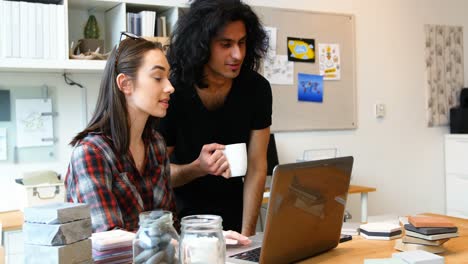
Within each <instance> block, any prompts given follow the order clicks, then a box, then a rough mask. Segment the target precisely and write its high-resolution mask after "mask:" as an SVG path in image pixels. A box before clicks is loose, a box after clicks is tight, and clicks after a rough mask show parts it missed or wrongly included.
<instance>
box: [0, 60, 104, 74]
mask: <svg viewBox="0 0 468 264" xmlns="http://www.w3.org/2000/svg"><path fill="white" fill-rule="evenodd" d="M105 65H106V61H102V60H65V61H59V60H40V59H39V60H34V59H2V60H0V72H52V73H54V72H57V73H61V72H73V73H101V72H102V71H103V70H104V67H105Z"/></svg>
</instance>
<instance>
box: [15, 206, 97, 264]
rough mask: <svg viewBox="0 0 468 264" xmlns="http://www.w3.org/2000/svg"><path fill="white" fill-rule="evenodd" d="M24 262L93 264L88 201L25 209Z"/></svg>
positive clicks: (32, 263)
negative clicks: (86, 202)
mask: <svg viewBox="0 0 468 264" xmlns="http://www.w3.org/2000/svg"><path fill="white" fill-rule="evenodd" d="M24 220H25V222H24V224H23V234H24V252H25V263H31V264H34V263H38V264H39V263H51V264H52V263H53V264H59V263H60V264H74V263H80V264H85V263H93V259H92V255H91V240H89V237H90V236H91V233H92V228H91V214H90V209H89V206H88V205H86V204H72V203H53V204H47V205H43V206H37V207H29V208H26V209H25V210H24Z"/></svg>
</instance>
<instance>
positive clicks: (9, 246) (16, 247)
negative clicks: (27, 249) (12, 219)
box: [3, 230, 24, 264]
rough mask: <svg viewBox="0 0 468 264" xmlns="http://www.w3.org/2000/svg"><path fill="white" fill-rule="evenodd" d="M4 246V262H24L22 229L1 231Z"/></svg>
mask: <svg viewBox="0 0 468 264" xmlns="http://www.w3.org/2000/svg"><path fill="white" fill-rule="evenodd" d="M3 239H4V244H3V245H4V248H5V264H17V263H24V261H23V259H24V243H23V231H22V230H14V231H5V232H3Z"/></svg>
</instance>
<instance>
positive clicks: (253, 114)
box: [159, 70, 272, 232]
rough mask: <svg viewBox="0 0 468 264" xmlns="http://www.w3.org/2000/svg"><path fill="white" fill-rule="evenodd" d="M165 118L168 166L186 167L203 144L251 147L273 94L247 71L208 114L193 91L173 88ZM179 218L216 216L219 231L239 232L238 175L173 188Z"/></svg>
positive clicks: (202, 179) (240, 197)
mask: <svg viewBox="0 0 468 264" xmlns="http://www.w3.org/2000/svg"><path fill="white" fill-rule="evenodd" d="M175 89H176V90H175V92H174V94H172V95H171V100H170V106H169V109H168V113H167V115H166V117H165V118H164V119H163V120H161V123H160V125H159V130H160V132H161V133H162V134H163V136H164V137H165V139H166V142H167V145H168V146H174V147H175V148H174V152H173V154H172V156H171V162H172V163H175V164H188V163H191V162H193V161H194V160H195V159H197V158H198V156H199V154H200V151H201V149H202V147H203V145H205V144H210V143H219V144H224V145H227V144H234V143H242V142H245V143H246V144H247V146H248V145H249V140H250V133H251V131H252V130H257V129H263V128H267V127H269V126H270V125H271V113H272V94H271V87H270V84H269V83H268V81H267V80H266V79H265V78H263V77H262V76H261V75H260V74H258V73H257V72H254V71H250V70H245V71H242V72H241V74H240V75H239V76H238V77H237V78H235V79H234V80H233V83H232V87H231V90H230V91H229V93H228V95H227V97H226V100H225V102H224V105H223V106H222V107H220V108H218V109H216V110H208V109H206V107H205V106H204V105H203V103H202V101H201V99H200V97H199V96H198V94H197V92H196V91H195V88H193V87H175ZM174 190H175V195H176V201H177V211H178V216H179V219H180V218H182V217H184V216H187V215H193V214H216V215H220V216H221V217H222V218H223V228H224V229H225V230H228V229H231V230H236V231H238V232H240V231H241V228H242V208H243V180H242V177H234V178H231V179H225V178H223V177H221V176H213V175H207V176H204V177H200V178H198V179H196V180H194V181H192V182H190V183H188V184H186V185H183V186H181V187H178V188H175V189H174Z"/></svg>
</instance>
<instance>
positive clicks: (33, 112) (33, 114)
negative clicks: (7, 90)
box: [16, 98, 54, 148]
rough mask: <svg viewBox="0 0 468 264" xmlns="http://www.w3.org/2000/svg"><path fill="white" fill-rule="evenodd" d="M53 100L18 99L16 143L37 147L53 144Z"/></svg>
mask: <svg viewBox="0 0 468 264" xmlns="http://www.w3.org/2000/svg"><path fill="white" fill-rule="evenodd" d="M47 113H52V100H51V99H50V98H48V99H16V133H17V134H16V145H17V146H18V147H20V148H21V147H35V146H50V145H53V143H54V141H53V138H54V133H53V120H52V115H50V114H49V115H48V114H47Z"/></svg>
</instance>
